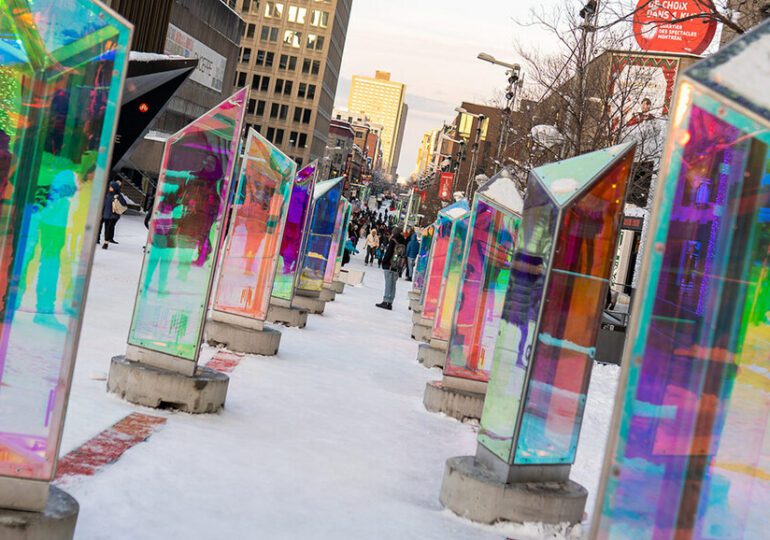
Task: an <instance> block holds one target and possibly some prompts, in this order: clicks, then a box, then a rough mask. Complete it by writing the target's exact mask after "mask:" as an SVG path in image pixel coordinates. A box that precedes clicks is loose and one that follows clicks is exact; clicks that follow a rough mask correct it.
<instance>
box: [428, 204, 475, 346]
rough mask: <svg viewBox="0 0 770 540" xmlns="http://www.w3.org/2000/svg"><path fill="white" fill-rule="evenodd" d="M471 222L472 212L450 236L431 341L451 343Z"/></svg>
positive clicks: (459, 221)
mask: <svg viewBox="0 0 770 540" xmlns="http://www.w3.org/2000/svg"><path fill="white" fill-rule="evenodd" d="M470 222H471V212H470V211H468V212H467V213H466V214H465V215H464V216H463V217H461V218H459V219H457V220H455V222H454V223H453V225H452V233H451V234H450V236H449V247H448V249H447V255H446V263H445V264H444V275H443V276H442V277H441V292H439V295H438V303H437V304H436V313H435V316H434V317H433V328H432V329H431V339H438V340H441V341H449V337H450V334H451V333H452V319H453V317H454V313H455V309H456V308H457V299H458V297H459V294H460V281H461V279H462V273H463V257H464V255H465V246H466V244H467V240H468V226H469V225H470Z"/></svg>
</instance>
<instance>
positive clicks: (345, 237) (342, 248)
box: [334, 201, 353, 278]
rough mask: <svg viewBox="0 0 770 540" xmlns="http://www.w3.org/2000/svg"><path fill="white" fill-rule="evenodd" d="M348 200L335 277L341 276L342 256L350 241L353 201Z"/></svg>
mask: <svg viewBox="0 0 770 540" xmlns="http://www.w3.org/2000/svg"><path fill="white" fill-rule="evenodd" d="M346 202H347V207H346V209H345V221H344V222H343V224H342V234H341V237H340V244H339V246H338V248H337V265H336V266H335V268H334V277H335V278H336V277H337V276H339V273H340V269H341V268H342V258H343V255H344V254H345V244H346V243H347V241H348V238H349V236H348V230H349V229H350V220H351V219H352V217H353V203H352V202H350V201H346Z"/></svg>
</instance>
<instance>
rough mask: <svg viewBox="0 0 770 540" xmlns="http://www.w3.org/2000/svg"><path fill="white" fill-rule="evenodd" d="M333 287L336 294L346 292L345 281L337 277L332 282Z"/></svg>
mask: <svg viewBox="0 0 770 540" xmlns="http://www.w3.org/2000/svg"><path fill="white" fill-rule="evenodd" d="M332 289H334V292H335V294H343V293H344V292H345V282H344V281H337V280H336V279H335V280H334V281H333V282H332Z"/></svg>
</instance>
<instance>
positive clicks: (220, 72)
mask: <svg viewBox="0 0 770 540" xmlns="http://www.w3.org/2000/svg"><path fill="white" fill-rule="evenodd" d="M163 52H164V53H166V54H175V55H177V56H184V57H185V58H197V59H198V67H197V68H195V71H194V72H193V74H192V75H190V79H192V80H193V81H195V82H197V83H200V84H202V85H203V86H207V87H208V88H211V89H212V90H215V91H216V92H221V91H222V85H223V81H224V78H225V70H226V69H227V58H225V57H224V56H222V55H221V54H219V53H218V52H216V51H215V50H214V49H212V48H210V47H207V46H206V45H204V44H203V43H201V42H200V41H198V40H197V39H195V38H194V37H192V36H191V35H190V34H188V33H186V32H183V31H182V30H180V29H179V28H177V27H176V26H174V25H173V24H169V25H168V34H167V35H166V46H165V47H164V48H163Z"/></svg>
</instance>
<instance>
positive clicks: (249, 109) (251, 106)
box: [246, 99, 257, 114]
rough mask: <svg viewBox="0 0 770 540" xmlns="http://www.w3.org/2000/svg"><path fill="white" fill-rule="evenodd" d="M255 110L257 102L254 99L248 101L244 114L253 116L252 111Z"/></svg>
mask: <svg viewBox="0 0 770 540" xmlns="http://www.w3.org/2000/svg"><path fill="white" fill-rule="evenodd" d="M256 110H257V100H256V99H250V100H249V105H248V107H246V112H247V113H248V114H254V111H256Z"/></svg>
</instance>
